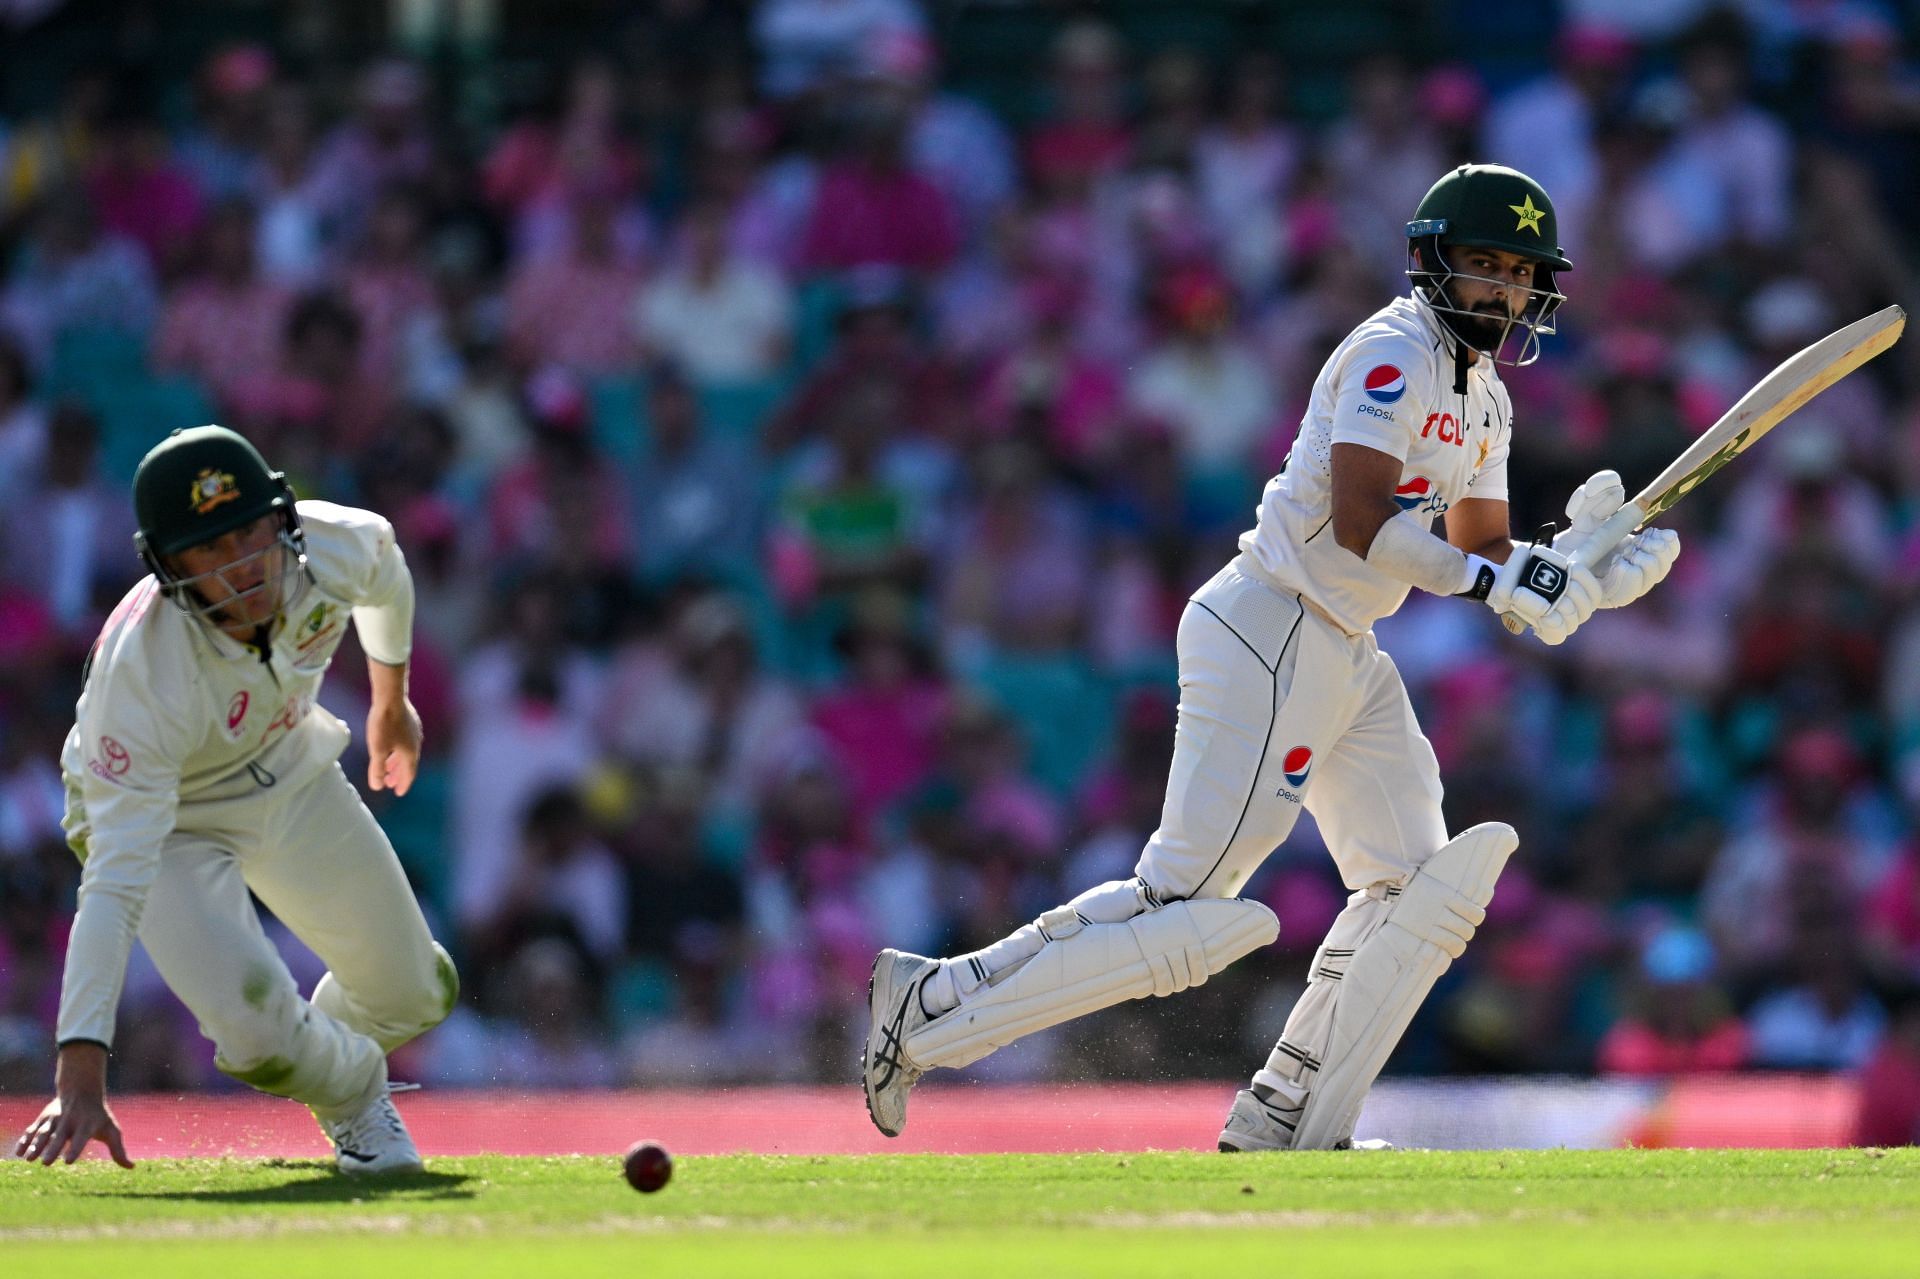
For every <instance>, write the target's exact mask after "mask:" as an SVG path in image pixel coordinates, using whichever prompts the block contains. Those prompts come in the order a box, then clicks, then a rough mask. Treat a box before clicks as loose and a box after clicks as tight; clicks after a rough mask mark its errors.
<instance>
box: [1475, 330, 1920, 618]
mask: <svg viewBox="0 0 1920 1279" xmlns="http://www.w3.org/2000/svg"><path fill="white" fill-rule="evenodd" d="M1906 327H1907V313H1906V311H1905V310H1903V309H1902V308H1900V307H1898V306H1890V307H1886V308H1885V309H1883V310H1879V311H1875V312H1874V313H1873V314H1872V315H1869V316H1867V317H1866V318H1864V319H1860V320H1855V321H1854V322H1853V323H1852V324H1849V325H1847V326H1846V327H1845V328H1843V329H1840V330H1838V331H1836V332H1833V333H1829V334H1827V336H1825V337H1823V338H1821V339H1820V340H1819V341H1818V342H1815V343H1814V344H1813V345H1811V346H1809V347H1807V348H1806V349H1805V350H1803V351H1801V352H1799V353H1798V354H1796V355H1793V356H1790V357H1789V358H1788V359H1787V360H1785V361H1784V362H1783V363H1781V365H1780V366H1779V367H1778V368H1776V369H1774V371H1773V372H1771V373H1769V374H1767V375H1766V376H1765V377H1763V378H1761V379H1760V380H1759V382H1757V383H1755V384H1754V387H1753V389H1752V390H1750V391H1748V392H1747V393H1746V394H1745V395H1743V396H1741V397H1740V401H1739V403H1737V404H1735V405H1734V406H1733V407H1732V408H1730V409H1728V410H1727V411H1726V412H1725V413H1724V414H1722V415H1721V417H1720V420H1719V421H1717V422H1715V423H1714V424H1713V425H1712V426H1710V427H1708V428H1707V429H1706V430H1705V431H1704V432H1702V433H1701V435H1700V438H1699V439H1697V440H1695V441H1694V442H1693V443H1692V444H1689V445H1688V446H1687V447H1686V448H1685V449H1684V450H1682V452H1681V454H1680V456H1679V457H1676V458H1674V459H1673V461H1672V462H1669V463H1668V464H1667V468H1666V469H1665V470H1664V471H1662V472H1660V474H1659V475H1657V476H1655V477H1654V480H1653V483H1651V484H1649V485H1647V487H1646V488H1644V489H1642V490H1640V494H1639V496H1637V497H1635V498H1634V499H1633V500H1632V501H1630V502H1628V503H1627V504H1626V505H1624V506H1622V507H1621V508H1620V510H1619V511H1618V512H1617V513H1615V515H1614V516H1613V518H1612V519H1609V520H1608V521H1607V522H1606V523H1605V524H1602V525H1601V526H1600V527H1599V528H1597V529H1595V530H1594V532H1593V535H1592V536H1591V537H1588V538H1586V539H1585V540H1583V541H1581V542H1580V543H1579V544H1578V545H1576V546H1575V547H1573V549H1572V550H1571V551H1570V552H1569V555H1568V558H1570V559H1572V560H1573V561H1574V562H1575V563H1577V564H1579V565H1581V566H1582V567H1584V568H1589V569H1590V568H1592V567H1593V566H1594V565H1595V564H1598V563H1600V562H1601V561H1602V560H1604V559H1605V558H1606V557H1607V555H1608V554H1609V553H1610V552H1611V551H1612V550H1613V549H1614V548H1615V547H1616V546H1618V545H1620V543H1621V542H1623V541H1625V540H1626V538H1627V537H1628V535H1629V534H1632V533H1634V532H1636V531H1638V530H1639V529H1642V528H1644V527H1646V526H1647V525H1648V524H1650V523H1652V522H1653V521H1654V520H1656V519H1658V518H1659V517H1660V516H1661V515H1663V514H1665V513H1666V512H1667V511H1668V510H1670V509H1672V507H1673V506H1674V504H1675V503H1677V502H1679V501H1680V499H1681V498H1683V497H1685V496H1686V495H1687V494H1689V493H1691V492H1693V490H1695V489H1696V488H1698V487H1700V485H1701V484H1702V483H1704V482H1705V481H1706V479H1707V477H1708V476H1710V475H1712V474H1713V473H1714V472H1715V471H1717V470H1719V469H1720V468H1721V467H1723V466H1725V465H1726V464H1727V463H1728V462H1731V461H1732V460H1733V459H1734V458H1736V457H1739V456H1740V455H1741V454H1742V453H1744V452H1746V451H1747V449H1749V448H1750V447H1752V445H1753V443H1754V441H1756V440H1758V439H1759V438H1760V437H1761V436H1763V435H1765V434H1766V433H1767V432H1768V431H1771V430H1772V429H1773V428H1774V427H1776V426H1778V425H1780V423H1782V422H1784V421H1786V420H1787V418H1788V417H1790V416H1792V415H1793V414H1794V413H1795V412H1796V411H1798V410H1799V409H1801V408H1803V407H1804V406H1805V405H1806V403H1807V401H1809V400H1811V399H1812V398H1813V397H1814V396H1816V395H1818V394H1820V392H1822V391H1824V390H1826V389H1827V388H1828V387H1830V386H1832V385H1833V384H1834V383H1835V382H1838V381H1839V380H1840V379H1841V378H1843V377H1845V376H1846V375H1847V374H1849V373H1851V372H1853V371H1854V370H1855V369H1857V368H1859V367H1860V366H1861V365H1863V364H1865V363H1866V362H1867V361H1868V360H1871V359H1872V358H1873V357H1874V356H1876V355H1879V354H1880V353H1881V352H1882V351H1885V350H1886V349H1887V348H1888V347H1890V346H1892V345H1893V344H1894V343H1895V342H1897V341H1899V340H1900V333H1901V331H1902V330H1904V329H1905V328H1906ZM1562 549H1563V550H1564V549H1566V548H1565V547H1564V546H1563V547H1562ZM1501 620H1502V621H1504V622H1505V623H1506V625H1507V629H1508V630H1510V631H1512V632H1513V633H1514V634H1516V635H1517V634H1519V633H1520V632H1521V631H1523V630H1525V629H1526V625H1525V623H1523V622H1521V621H1520V619H1519V618H1517V617H1515V616H1514V615H1513V614H1511V613H1509V614H1507V615H1506V616H1505V617H1504V618H1502V619H1501Z"/></svg>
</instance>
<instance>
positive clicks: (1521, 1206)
mask: <svg viewBox="0 0 1920 1279" xmlns="http://www.w3.org/2000/svg"><path fill="white" fill-rule="evenodd" d="M0 1249H3V1250H4V1253H5V1255H6V1256H7V1258H8V1269H9V1271H10V1272H11V1273H17V1274H37V1273H52V1272H55V1271H66V1270H68V1269H71V1268H72V1266H73V1264H74V1263H75V1262H80V1263H81V1264H82V1265H83V1266H84V1268H85V1269H86V1270H87V1271H88V1272H89V1273H103V1272H109V1273H127V1274H137V1275H140V1276H143V1277H145V1276H153V1277H155V1279H171V1277H172V1276H182V1277H185V1276H191V1277H192V1279H205V1277H206V1276H208V1275H231V1276H242V1275H254V1274H261V1273H270V1274H272V1275H274V1276H275V1279H296V1277H299V1276H308V1275H311V1276H325V1277H326V1279H337V1277H338V1276H341V1275H404V1276H409V1277H410V1279H427V1277H428V1276H437V1275H460V1276H472V1277H475V1279H481V1277H486V1276H502V1277H505V1276H512V1277H513V1279H521V1277H523V1276H526V1275H542V1274H561V1275H567V1276H570V1277H573V1276H577V1277H580V1279H585V1277H587V1276H595V1275H610V1276H611V1275H618V1276H621V1279H628V1277H629V1276H631V1275H633V1274H636V1273H644V1274H658V1275H700V1276H707V1275H776V1274H777V1275H780V1276H783V1277H794V1279H799V1277H803V1276H836V1277H838V1276H868V1275H870V1276H886V1277H887V1279H899V1277H900V1276H908V1275H911V1276H941V1275H954V1276H959V1275H967V1276H978V1275H1008V1276H1020V1275H1090V1276H1092V1275H1098V1276H1103V1277H1111V1276H1131V1275H1140V1276H1168V1277H1173V1276H1179V1277H1181V1279H1188V1277H1191V1276H1213V1275H1226V1274H1248V1273H1269V1272H1273V1271H1275V1270H1276V1269H1281V1268H1284V1270H1285V1271H1286V1272H1287V1273H1294V1274H1315V1273H1319V1274H1333V1275H1341V1276H1354V1277H1360V1276H1376V1275H1377V1276H1383V1277H1384V1276H1394V1277H1395V1279H1400V1277H1402V1276H1405V1275H1408V1274H1419V1275H1421V1276H1423V1277H1425V1279H1442V1277H1444V1276H1453V1275H1458V1276H1469V1275H1472V1276H1506V1275H1513V1276H1521V1275H1525V1276H1530V1277H1531V1276H1540V1275H1553V1276H1565V1277H1573V1276H1595V1277H1598V1276H1608V1277H1610V1279H1611V1277H1612V1276H1623V1275H1632V1276H1638V1277H1642V1279H1648V1277H1655V1276H1689V1277H1692V1276H1716V1277H1722V1276H1724V1277H1733V1276H1743V1275H1754V1276H1761V1275H1765V1276H1769V1277H1771V1276H1779V1275H1793V1276H1846V1277H1847V1279H1867V1277H1869V1276H1881V1275H1886V1276H1892V1275H1910V1274H1912V1273H1913V1272H1914V1271H1913V1259H1914V1258H1915V1257H1916V1256H1920V1151H1915V1150H1895V1151H1878V1150H1795V1151H1754V1150H1715V1151H1681V1150H1613V1151H1569V1150H1547V1151H1458V1152H1442V1151H1393V1152H1383V1153H1377V1154H1376V1153H1365V1154H1357V1153H1313V1154H1298V1155H1220V1154H1210V1153H1202V1152H1194V1151H1176V1152H1156V1153H1135V1154H1128V1153H1102V1154H1071V1155H1010V1154H1003V1155H712V1156H695V1157H683V1158H681V1159H680V1160H679V1162H678V1166H677V1167H676V1170H675V1174H674V1177H673V1180H672V1182H671V1184H669V1185H668V1186H667V1187H666V1189H664V1190H663V1191H661V1192H659V1193H658V1194H654V1195H639V1194H636V1193H635V1192H634V1191H633V1190H631V1189H629V1188H628V1187H627V1185H626V1183H625V1182H624V1181H622V1179H621V1177H620V1172H619V1166H618V1161H617V1160H616V1159H613V1158H611V1157H607V1156H505V1155H492V1156H473V1157H466V1158H440V1159H435V1160H433V1161H432V1167H431V1169H430V1171H428V1172H426V1173H424V1174H420V1175H416V1176H398V1177H393V1178H387V1179H367V1180H348V1179H346V1178H343V1177H341V1176H339V1175H337V1174H336V1173H334V1172H333V1171H332V1169H331V1167H330V1166H329V1165H327V1164H326V1163H325V1162H322V1161H319V1160H289V1159H245V1158H235V1157H220V1158H200V1159H160V1160H146V1161H143V1162H142V1163H141V1165H140V1166H139V1167H138V1168H136V1169H134V1170H133V1171H131V1172H127V1171H123V1170H120V1169H118V1168H115V1167H113V1166H112V1165H111V1164H108V1163H105V1162H103V1161H100V1160H97V1159H92V1158H90V1159H88V1160H87V1161H85V1162H83V1163H81V1164H79V1165H77V1166H75V1167H71V1168H66V1167H63V1168H58V1169H46V1168H39V1167H34V1166H27V1165H23V1164H21V1163H19V1162H17V1161H7V1162H4V1163H0ZM636 1268H638V1269H636Z"/></svg>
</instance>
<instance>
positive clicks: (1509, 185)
mask: <svg viewBox="0 0 1920 1279" xmlns="http://www.w3.org/2000/svg"><path fill="white" fill-rule="evenodd" d="M1427 236H1434V237H1437V238H1438V239H1439V241H1440V243H1441V244H1443V245H1452V244H1457V245H1462V246H1470V247H1473V248H1480V249H1505V250H1506V251H1507V252H1508V253H1518V254H1521V255H1523V256H1525V257H1530V258H1537V259H1539V260H1540V261H1542V262H1544V263H1546V264H1547V265H1548V266H1550V267H1552V268H1553V269H1555V270H1557V271H1571V270H1572V269H1573V263H1572V262H1569V261H1568V260H1567V255H1566V251H1565V250H1564V249H1562V248H1561V247H1560V224H1559V222H1558V221H1557V220H1556V219H1555V218H1554V216H1553V201H1552V200H1549V199H1548V198H1547V192H1546V189H1545V188H1544V187H1542V186H1541V185H1540V184H1539V183H1538V182H1535V181H1534V180H1533V179H1532V178H1530V177H1528V176H1527V175H1526V174H1524V173H1522V172H1520V171H1519V170H1518V169H1509V168H1507V167H1506V166H1505V165H1504V164H1463V165H1461V166H1460V167H1459V168H1457V169H1455V170H1454V171H1453V172H1451V173H1449V174H1447V175H1446V176H1445V177H1443V178H1441V179H1440V180H1439V181H1438V182H1436V183H1434V184H1433V187H1432V188H1431V189H1430V190H1429V191H1428V192H1427V194H1426V196H1425V197H1424V198H1423V199H1422V200H1421V201H1420V207H1419V208H1417V209H1415V210H1414V211H1413V221H1411V222H1409V223H1407V238H1408V239H1410V240H1419V239H1423V238H1425V237H1427Z"/></svg>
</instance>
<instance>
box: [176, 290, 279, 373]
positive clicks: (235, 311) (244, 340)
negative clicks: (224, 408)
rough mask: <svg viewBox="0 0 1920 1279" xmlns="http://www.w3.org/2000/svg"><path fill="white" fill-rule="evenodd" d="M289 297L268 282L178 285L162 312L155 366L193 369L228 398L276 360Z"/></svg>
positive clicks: (191, 371)
mask: <svg viewBox="0 0 1920 1279" xmlns="http://www.w3.org/2000/svg"><path fill="white" fill-rule="evenodd" d="M288 302H289V297H288V294H287V292H286V290H284V289H282V288H279V287H277V286H275V285H271V284H249V285H243V286H241V287H239V288H229V287H227V286H225V285H221V284H215V283H212V282H200V283H195V284H186V285H182V286H181V287H180V288H179V289H178V290H176V291H175V292H174V293H173V295H172V296H171V297H169V298H168V299H167V306H166V310H165V311H163V312H162V313H161V315H160V328H159V331H158V332H157V333H156V334H155V335H154V340H153V366H154V368H156V369H158V370H159V371H161V372H163V373H188V374H191V375H193V376H194V377H196V378H198V379H200V381H202V382H203V383H205V384H206V385H207V387H208V388H209V389H210V390H212V391H213V393H214V394H215V395H217V396H219V397H220V398H222V399H226V398H227V397H228V396H230V395H231V394H232V393H233V392H234V391H235V390H236V389H238V388H240V387H241V386H242V385H244V384H245V383H246V382H247V380H248V379H250V378H257V377H259V375H260V371H261V370H262V369H270V368H272V367H273V366H274V365H275V363H276V362H277V361H278V360H279V357H280V341H281V337H282V334H283V330H284V329H285V326H286V318H287V304H288Z"/></svg>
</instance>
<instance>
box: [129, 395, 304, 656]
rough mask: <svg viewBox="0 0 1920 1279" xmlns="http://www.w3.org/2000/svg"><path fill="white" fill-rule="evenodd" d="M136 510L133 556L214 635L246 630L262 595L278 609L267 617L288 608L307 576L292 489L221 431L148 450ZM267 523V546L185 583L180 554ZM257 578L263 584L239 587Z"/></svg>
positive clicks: (181, 435) (137, 480)
mask: <svg viewBox="0 0 1920 1279" xmlns="http://www.w3.org/2000/svg"><path fill="white" fill-rule="evenodd" d="M133 506H134V513H135V515H136V516H137V518H138V521H139V532H137V533H136V534H134V539H133V544H134V548H135V549H136V550H137V551H138V552H139V554H140V558H141V560H142V561H144V562H145V563H146V566H147V568H148V569H149V570H151V571H152V573H153V576H154V578H155V580H156V581H158V582H159V583H160V590H161V593H162V594H164V595H165V596H166V597H167V598H168V599H170V600H172V601H173V602H174V603H175V604H176V605H178V606H179V607H180V608H181V609H183V610H184V611H185V612H187V613H188V614H190V615H191V616H192V617H193V618H194V619H195V620H196V621H199V622H201V623H203V624H205V625H207V626H209V627H212V628H215V629H222V628H225V627H228V626H234V625H245V624H246V623H247V615H248V613H250V612H254V611H257V609H256V606H255V604H254V602H255V601H257V600H259V599H261V598H262V597H263V596H264V597H265V598H267V599H268V600H270V601H271V603H272V606H273V608H272V611H271V612H269V613H268V617H269V618H271V617H272V616H273V614H274V613H277V612H278V611H279V610H280V609H281V608H282V607H284V606H285V605H286V604H287V603H288V602H289V601H290V600H291V598H292V596H293V593H294V591H295V590H296V589H297V588H296V587H295V586H293V583H295V582H296V581H297V580H298V578H299V577H300V576H301V575H302V574H304V573H305V571H306V561H307V557H306V538H305V535H304V534H303V533H302V531H301V528H300V515H299V512H298V510H296V509H295V506H294V493H293V486H292V485H290V484H288V483H287V477H286V476H285V475H284V474H283V473H282V472H279V471H276V470H273V469H272V468H271V467H269V466H268V465H267V463H266V460H265V459H264V458H262V457H261V456H260V453H259V450H257V449H255V448H254V447H253V445H252V444H251V443H249V442H248V441H247V440H246V439H245V438H243V437H242V436H240V435H238V434H236V433H234V432H232V431H229V430H227V429H226V428H225V427H222V426H211V425H209V426H198V427H192V428H189V429H184V430H179V431H175V432H174V433H173V434H171V435H169V436H168V437H167V438H166V439H165V440H163V441H161V442H160V443H159V444H157V445H155V446H154V447H153V448H152V449H151V450H149V451H148V453H147V455H146V457H145V458H143V459H142V460H141V462H140V466H139V469H138V470H137V471H136V472H135V473H134V477H133ZM267 519H272V520H274V521H275V522H276V523H277V524H278V525H279V529H278V532H277V533H276V535H275V537H274V539H273V541H272V542H271V543H270V544H268V545H265V546H262V547H261V548H260V549H258V550H255V551H251V552H249V553H248V554H245V555H242V556H240V557H239V558H238V559H235V560H233V561H231V562H229V563H226V564H222V565H220V566H219V567H218V568H215V569H211V570H208V571H207V572H203V573H197V574H192V575H183V574H182V573H181V572H180V570H179V569H178V567H177V564H178V556H179V555H180V554H181V553H182V552H184V551H187V550H190V549H191V548H193V547H196V546H207V545H211V544H212V543H214V542H216V541H218V540H220V539H221V538H224V537H228V536H230V535H232V534H234V533H236V532H238V531H239V530H242V529H248V528H252V527H254V526H255V525H257V524H258V523H259V522H260V521H262V520H267ZM256 571H259V572H261V573H262V576H261V578H260V580H259V581H258V582H255V583H253V584H251V585H243V583H246V582H248V581H249V580H250V579H251V578H252V577H253V575H254V573H255V572H256ZM216 592H217V594H216ZM236 605H238V606H239V608H238V610H236V608H235V606H236Z"/></svg>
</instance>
